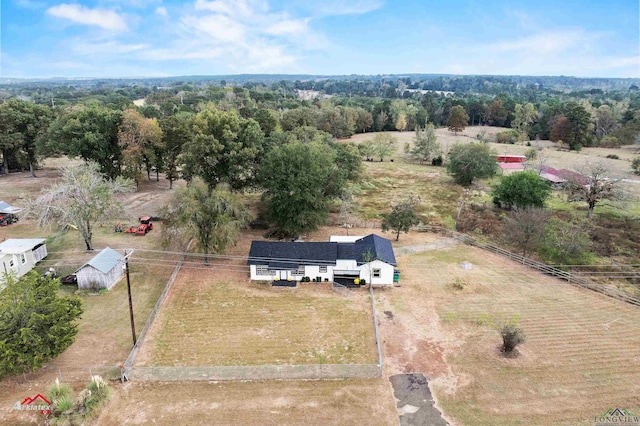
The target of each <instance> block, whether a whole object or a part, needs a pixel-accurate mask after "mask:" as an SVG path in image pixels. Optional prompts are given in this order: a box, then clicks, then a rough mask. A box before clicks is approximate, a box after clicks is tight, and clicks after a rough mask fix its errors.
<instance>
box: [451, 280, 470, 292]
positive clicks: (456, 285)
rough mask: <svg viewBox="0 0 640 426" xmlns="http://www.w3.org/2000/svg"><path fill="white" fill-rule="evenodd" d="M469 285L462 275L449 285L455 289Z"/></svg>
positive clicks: (462, 288)
mask: <svg viewBox="0 0 640 426" xmlns="http://www.w3.org/2000/svg"><path fill="white" fill-rule="evenodd" d="M466 285H467V282H466V281H465V280H464V279H463V278H460V277H455V278H454V279H453V281H452V282H451V283H449V286H450V287H451V288H452V289H454V290H464V287H465V286H466Z"/></svg>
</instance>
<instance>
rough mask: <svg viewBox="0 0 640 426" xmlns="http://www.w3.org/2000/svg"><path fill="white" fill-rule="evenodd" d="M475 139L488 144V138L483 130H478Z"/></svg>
mask: <svg viewBox="0 0 640 426" xmlns="http://www.w3.org/2000/svg"><path fill="white" fill-rule="evenodd" d="M476 139H478V140H479V141H480V142H483V143H488V142H489V137H488V136H487V131H486V130H485V129H482V130H480V132H478V134H477V135H476Z"/></svg>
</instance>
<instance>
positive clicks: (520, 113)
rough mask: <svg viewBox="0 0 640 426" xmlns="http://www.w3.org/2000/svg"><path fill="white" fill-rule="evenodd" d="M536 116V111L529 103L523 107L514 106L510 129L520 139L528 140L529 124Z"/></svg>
mask: <svg viewBox="0 0 640 426" xmlns="http://www.w3.org/2000/svg"><path fill="white" fill-rule="evenodd" d="M537 115H538V111H536V107H535V106H534V105H533V104H532V103H531V102H529V103H527V104H524V105H521V104H516V107H515V112H514V117H513V120H512V121H511V127H513V128H514V129H516V130H517V131H518V133H519V134H520V137H521V138H522V139H525V138H528V136H529V131H530V129H531V124H532V123H533V122H534V120H535V118H536V116H537Z"/></svg>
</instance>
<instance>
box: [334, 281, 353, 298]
mask: <svg viewBox="0 0 640 426" xmlns="http://www.w3.org/2000/svg"><path fill="white" fill-rule="evenodd" d="M331 289H332V290H333V291H335V292H336V293H338V294H341V295H343V296H345V297H348V298H351V297H352V296H353V292H352V291H351V290H349V289H348V288H347V287H346V286H343V285H342V284H338V283H337V282H334V283H333V284H331Z"/></svg>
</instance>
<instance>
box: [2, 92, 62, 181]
mask: <svg viewBox="0 0 640 426" xmlns="http://www.w3.org/2000/svg"><path fill="white" fill-rule="evenodd" d="M52 115H53V114H52V113H51V109H50V108H48V107H46V106H43V105H36V104H34V103H32V102H27V101H22V100H19V99H11V100H9V102H5V103H4V104H2V105H0V149H2V151H3V158H4V163H5V164H4V167H3V168H4V170H6V171H7V172H8V170H9V162H8V159H9V157H10V156H11V154H13V157H14V158H17V157H19V155H18V154H19V153H21V154H22V155H23V156H24V159H25V164H19V165H20V166H27V165H28V166H29V170H30V171H31V175H32V176H33V177H36V175H35V171H34V167H35V166H36V165H37V163H38V146H39V145H40V144H41V140H42V139H43V138H44V137H45V136H46V132H47V130H48V127H49V124H50V122H51V119H52ZM10 151H13V152H12V153H11V154H10Z"/></svg>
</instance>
